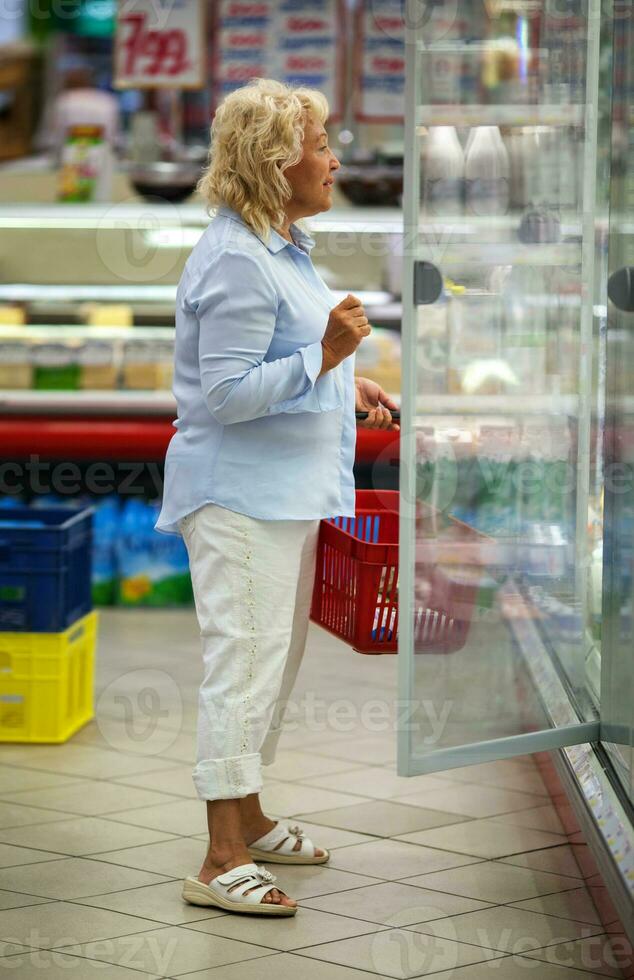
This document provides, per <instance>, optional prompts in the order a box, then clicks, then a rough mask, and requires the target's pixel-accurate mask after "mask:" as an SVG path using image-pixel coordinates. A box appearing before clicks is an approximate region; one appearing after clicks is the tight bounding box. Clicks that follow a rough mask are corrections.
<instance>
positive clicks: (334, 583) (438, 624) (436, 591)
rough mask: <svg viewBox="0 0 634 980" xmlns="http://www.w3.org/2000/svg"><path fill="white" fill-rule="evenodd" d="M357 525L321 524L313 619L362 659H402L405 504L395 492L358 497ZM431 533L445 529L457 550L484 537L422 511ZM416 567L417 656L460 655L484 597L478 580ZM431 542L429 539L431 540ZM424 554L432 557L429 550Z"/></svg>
mask: <svg viewBox="0 0 634 980" xmlns="http://www.w3.org/2000/svg"><path fill="white" fill-rule="evenodd" d="M356 497H357V503H356V515H355V517H336V518H333V519H331V520H324V521H322V522H321V527H320V533H319V544H318V549H317V570H316V574H315V585H314V589H313V601H312V608H311V614H310V615H311V619H312V620H313V622H315V623H317V624H318V625H319V626H323V627H324V629H327V630H328V631H329V632H330V633H333V634H334V635H335V636H338V637H339V638H340V639H342V640H344V641H345V642H346V643H349V644H350V645H351V646H352V648H353V649H354V650H356V651H357V652H358V653H371V654H378V653H396V650H397V630H398V500H399V495H398V492H397V491H395V490H382V491H380V492H377V491H375V490H357V495H356ZM421 506H422V507H423V508H424V510H423V511H422V512H421V513H422V516H421V517H420V520H421V521H422V526H423V531H424V528H425V526H426V525H427V526H429V527H430V528H432V529H435V528H436V527H437V525H438V523H439V522H440V520H439V519H441V521H442V525H443V527H444V528H445V529H446V530H447V532H448V538H449V540H450V542H451V545H453V547H454V553H456V552H455V547H456V545H458V551H457V554H458V555H459V554H460V550H459V549H460V542H461V541H473V540H474V538H476V539H481V538H482V536H481V535H480V534H479V533H478V532H477V531H475V530H474V529H473V528H470V527H468V526H467V525H465V524H462V522H461V521H457V520H455V518H452V517H448V516H446V515H444V514H443V515H440V514H439V512H437V511H435V510H434V508H432V507H429V506H427V505H421ZM435 533H436V532H435V531H433V530H432V534H431V535H430V537H429V541H430V549H429V551H430V554H429V559H430V560H429V561H426V560H424V556H423V560H422V561H421V560H420V558H419V557H417V561H416V582H415V601H416V608H415V617H414V649H415V652H416V653H453V652H455V651H457V650H460V649H461V648H462V647H463V646H464V644H465V642H466V639H467V635H468V633H469V627H470V624H471V617H472V614H473V609H474V605H475V598H476V594H477V591H478V585H477V581H476V582H475V583H474V576H473V575H470V576H468V577H467V579H466V581H465V578H464V575H460V574H452V569H451V567H450V566H446V565H444V564H443V565H441V564H439V563H438V561H437V557H438V549H437V548H435V547H434V545H435V544H436V542H437V539H436V537H435ZM423 542H424V539H423ZM423 550H424V549H423Z"/></svg>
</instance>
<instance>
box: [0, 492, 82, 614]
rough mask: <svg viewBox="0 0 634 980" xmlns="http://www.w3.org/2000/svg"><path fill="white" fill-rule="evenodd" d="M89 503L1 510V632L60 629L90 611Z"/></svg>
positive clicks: (5, 508)
mask: <svg viewBox="0 0 634 980" xmlns="http://www.w3.org/2000/svg"><path fill="white" fill-rule="evenodd" d="M92 515H93V510H92V508H91V507H82V508H79V509H69V508H67V507H63V508H62V507H50V508H42V509H31V508H29V507H3V508H2V511H0V630H2V631H4V632H6V631H7V630H8V631H11V632H25V633H60V632H62V631H63V630H65V629H66V628H67V627H68V626H70V625H71V623H73V622H74V621H75V620H76V619H80V618H81V617H82V616H85V615H86V614H87V613H89V612H90V610H91V609H92V597H91V558H92Z"/></svg>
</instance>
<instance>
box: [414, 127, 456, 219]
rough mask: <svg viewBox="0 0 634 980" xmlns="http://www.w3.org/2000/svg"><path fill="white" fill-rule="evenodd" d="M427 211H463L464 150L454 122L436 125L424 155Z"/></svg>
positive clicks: (424, 193) (423, 165)
mask: <svg viewBox="0 0 634 980" xmlns="http://www.w3.org/2000/svg"><path fill="white" fill-rule="evenodd" d="M421 165H422V206H423V213H424V214H437V215H452V214H462V188H463V181H464V154H463V152H462V147H461V145H460V140H459V139H458V136H457V134H456V130H455V128H454V127H453V126H432V127H431V128H430V129H429V133H428V136H427V140H426V145H425V146H424V149H423V153H422V159H421Z"/></svg>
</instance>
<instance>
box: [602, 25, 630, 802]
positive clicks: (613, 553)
mask: <svg viewBox="0 0 634 980" xmlns="http://www.w3.org/2000/svg"><path fill="white" fill-rule="evenodd" d="M630 13H631V11H630ZM633 45H634V24H633V22H632V20H631V17H624V16H623V17H617V18H615V23H614V58H613V65H614V74H613V95H612V120H613V122H612V154H611V161H612V164H611V169H612V179H611V182H610V237H609V249H608V254H609V279H608V302H607V328H608V329H607V341H608V342H607V375H606V382H607V383H606V394H607V398H606V426H605V538H604V555H605V559H604V569H605V571H604V584H603V632H602V657H601V668H602V670H601V739H602V741H604V742H605V746H606V749H607V751H608V753H609V755H610V759H611V761H612V763H613V765H614V769H615V771H616V773H617V776H618V778H619V779H620V782H621V785H622V786H623V788H624V789H625V791H626V792H627V794H628V796H629V798H630V800H631V801H632V802H633V803H634V670H633V664H634V659H633V656H632V651H634V635H633V634H634V630H633V621H632V617H633V614H634V142H633V140H632V116H631V113H632V94H633V93H634V63H633V62H632V46H633Z"/></svg>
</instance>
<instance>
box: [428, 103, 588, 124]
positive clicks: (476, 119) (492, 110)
mask: <svg viewBox="0 0 634 980" xmlns="http://www.w3.org/2000/svg"><path fill="white" fill-rule="evenodd" d="M584 113H585V106H584V105H583V104H581V103H575V104H574V105H570V104H567V105H564V104H561V105H521V104H518V105H419V106H418V119H417V121H418V125H419V126H580V125H581V124H582V123H583V120H584Z"/></svg>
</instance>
